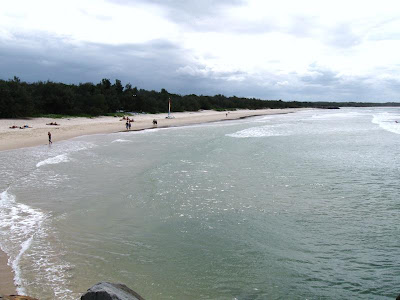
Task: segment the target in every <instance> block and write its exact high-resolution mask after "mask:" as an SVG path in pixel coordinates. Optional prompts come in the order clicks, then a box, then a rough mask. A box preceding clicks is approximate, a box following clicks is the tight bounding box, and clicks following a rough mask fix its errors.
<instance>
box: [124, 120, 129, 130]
mask: <svg viewBox="0 0 400 300" xmlns="http://www.w3.org/2000/svg"><path fill="white" fill-rule="evenodd" d="M125 127H126V130H128V128H129V123H128V121H126V123H125Z"/></svg>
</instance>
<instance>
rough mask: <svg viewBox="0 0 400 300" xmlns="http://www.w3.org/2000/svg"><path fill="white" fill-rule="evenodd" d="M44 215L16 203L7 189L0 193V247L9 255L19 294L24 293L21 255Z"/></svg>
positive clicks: (29, 243) (26, 248)
mask: <svg viewBox="0 0 400 300" xmlns="http://www.w3.org/2000/svg"><path fill="white" fill-rule="evenodd" d="M45 217H46V216H45V214H44V213H43V212H41V211H40V210H38V209H34V208H32V207H30V206H28V205H25V204H22V203H17V202H16V201H15V196H14V195H12V194H10V193H9V192H8V189H7V190H5V191H4V192H2V193H1V194H0V236H1V237H2V238H1V239H0V247H1V249H2V250H3V251H4V252H5V253H7V255H8V256H9V257H10V260H9V264H10V265H11V267H12V268H13V270H14V283H15V285H16V286H17V292H18V293H19V294H25V289H24V287H23V280H22V277H21V268H20V260H21V257H22V256H23V254H24V253H25V252H26V251H27V250H28V249H29V247H30V246H31V244H32V239H33V237H34V235H35V233H36V232H37V231H38V230H39V229H40V227H41V224H42V222H43V220H44V219H45Z"/></svg>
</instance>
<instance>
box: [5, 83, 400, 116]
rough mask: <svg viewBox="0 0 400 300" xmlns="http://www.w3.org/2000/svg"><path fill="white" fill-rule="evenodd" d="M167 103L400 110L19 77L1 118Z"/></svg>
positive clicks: (180, 106)
mask: <svg viewBox="0 0 400 300" xmlns="http://www.w3.org/2000/svg"><path fill="white" fill-rule="evenodd" d="M168 99H171V102H172V111H173V112H174V111H175V112H176V111H196V110H199V109H216V110H226V109H242V108H247V109H261V108H289V107H315V108H335V107H339V106H353V107H354V106H355V107H365V106H400V103H393V102H392V103H360V102H342V103H338V102H298V101H291V102H285V101H282V100H272V101H271V100H260V99H254V98H252V99H248V98H241V97H236V96H233V97H226V96H224V95H221V94H218V95H215V96H203V95H201V96H197V95H194V94H191V95H185V96H181V95H177V94H171V93H169V92H168V91H167V90H166V89H161V91H160V92H157V91H147V90H144V89H138V88H137V87H134V88H132V85H131V84H130V83H128V84H126V85H125V87H123V85H122V82H121V81H120V80H118V79H116V80H115V83H114V84H111V81H110V80H109V79H107V78H104V79H102V80H101V81H100V83H98V84H93V83H90V82H87V83H80V84H78V85H73V84H71V85H68V84H64V83H57V82H51V81H47V82H41V81H39V82H35V83H26V82H21V80H20V79H19V78H18V77H14V78H13V79H10V80H7V81H6V80H0V117H1V118H17V117H30V116H34V115H40V114H70V115H82V114H85V115H87V114H89V115H102V114H106V113H114V112H116V111H120V110H122V111H134V112H151V113H157V112H167V111H168V101H169V100H168Z"/></svg>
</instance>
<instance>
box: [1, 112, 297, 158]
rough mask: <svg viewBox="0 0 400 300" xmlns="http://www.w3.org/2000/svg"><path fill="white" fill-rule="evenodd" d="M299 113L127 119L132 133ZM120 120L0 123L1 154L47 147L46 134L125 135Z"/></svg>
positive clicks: (55, 137)
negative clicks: (14, 150)
mask: <svg viewBox="0 0 400 300" xmlns="http://www.w3.org/2000/svg"><path fill="white" fill-rule="evenodd" d="M298 110H299V109H263V110H237V111H230V112H229V113H228V116H226V112H217V111H213V110H207V111H199V112H182V113H173V114H172V115H173V116H174V117H175V118H174V119H166V118H165V117H166V116H167V114H141V115H136V116H131V117H130V118H133V119H134V120H135V122H133V123H132V128H131V130H143V129H147V128H153V127H154V126H153V124H152V121H153V119H157V121H158V125H157V127H158V128H162V127H170V126H183V125H189V124H199V123H207V122H214V121H221V120H233V119H239V118H244V117H249V116H259V115H269V114H284V113H291V112H295V111H298ZM120 119H121V118H119V117H97V118H70V119H48V118H34V119H0V151H2V150H10V149H17V148H23V147H31V146H38V145H44V144H48V136H47V132H48V131H50V132H51V134H52V140H53V142H58V141H61V140H66V139H70V138H73V137H77V136H81V135H88V134H96V133H111V132H118V131H124V130H125V121H124V120H123V121H120ZM50 122H57V123H58V124H60V125H59V126H53V125H46V124H47V123H50ZM25 124H26V125H29V126H30V127H32V128H26V129H19V128H16V129H10V128H9V127H10V126H13V125H16V126H18V127H19V126H23V125H25Z"/></svg>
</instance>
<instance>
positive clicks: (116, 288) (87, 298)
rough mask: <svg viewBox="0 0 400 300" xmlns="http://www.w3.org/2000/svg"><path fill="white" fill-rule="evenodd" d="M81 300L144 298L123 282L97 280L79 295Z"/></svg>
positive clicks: (140, 299)
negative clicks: (97, 281)
mask: <svg viewBox="0 0 400 300" xmlns="http://www.w3.org/2000/svg"><path fill="white" fill-rule="evenodd" d="M81 300H144V299H143V298H142V297H141V296H140V295H139V294H138V293H136V292H135V291H132V290H131V289H130V288H128V287H127V286H126V285H124V284H120V283H110V282H99V283H97V284H95V285H94V286H92V287H91V288H90V289H88V291H87V292H86V293H85V294H84V295H83V296H82V297H81Z"/></svg>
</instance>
